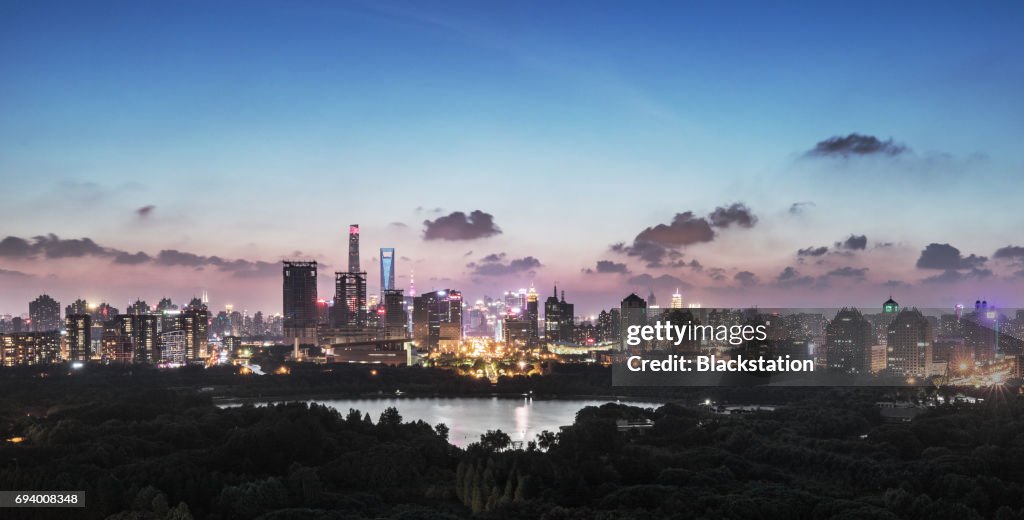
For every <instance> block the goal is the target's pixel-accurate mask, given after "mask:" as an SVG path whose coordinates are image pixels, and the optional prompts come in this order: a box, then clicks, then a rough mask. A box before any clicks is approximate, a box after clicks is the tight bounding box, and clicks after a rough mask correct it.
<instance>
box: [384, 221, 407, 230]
mask: <svg viewBox="0 0 1024 520" xmlns="http://www.w3.org/2000/svg"><path fill="white" fill-rule="evenodd" d="M388 227H391V228H394V229H407V228H408V227H409V224H406V223H405V222H392V223H390V224H388Z"/></svg>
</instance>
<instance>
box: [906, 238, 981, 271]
mask: <svg viewBox="0 0 1024 520" xmlns="http://www.w3.org/2000/svg"><path fill="white" fill-rule="evenodd" d="M987 260H988V258H986V257H984V256H975V255H973V254H972V255H970V256H966V257H965V256H963V255H961V254H960V250H959V249H957V248H955V247H953V246H951V245H949V244H937V243H934V242H933V243H931V244H928V246H927V247H925V248H924V250H923V251H921V257H920V258H918V259H917V268H918V269H943V270H961V269H976V268H979V267H981V266H983V265H985V262H986V261H987Z"/></svg>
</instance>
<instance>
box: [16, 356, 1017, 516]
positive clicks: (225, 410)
mask: <svg viewBox="0 0 1024 520" xmlns="http://www.w3.org/2000/svg"><path fill="white" fill-rule="evenodd" d="M408 370H409V369H405V371H403V370H399V369H395V372H393V373H390V372H385V373H383V374H381V373H378V374H377V375H376V376H370V375H367V376H366V378H367V379H366V380H365V384H354V383H353V385H354V386H353V387H352V388H350V390H352V389H358V390H359V391H360V392H362V393H364V394H365V393H367V392H371V393H372V392H373V391H381V392H384V391H386V390H389V389H390V386H389V385H391V384H401V385H402V386H405V387H406V388H417V387H418V386H417V385H416V384H412V383H414V382H415V381H417V380H418V378H427V379H429V377H430V376H428V375H426V374H427V373H419V372H408ZM354 374H355V373H354V372H353V373H349V374H347V375H348V376H349V377H352V376H353V375H354ZM293 375H294V373H293ZM203 377H205V376H203V374H202V373H198V374H174V375H170V376H160V375H155V374H153V373H150V372H141V373H133V372H130V371H129V372H125V371H103V370H97V371H96V372H95V373H94V374H91V375H89V374H86V375H84V376H83V375H81V374H73V375H68V374H64V373H56V372H52V371H51V372H37V373H34V374H30V373H28V372H24V373H13V372H12V373H8V372H5V373H3V374H2V375H0V391H2V394H0V432H2V433H3V439H4V442H2V443H0V489H3V490H84V491H85V492H86V504H87V507H85V508H82V509H32V510H28V509H6V510H4V511H3V512H2V513H3V514H2V516H3V517H4V518H61V519H74V518H88V519H105V518H110V519H121V520H127V519H140V520H141V519H189V518H194V519H221V520H228V519H251V518H260V519H265V520H271V519H275V520H281V519H307V518H309V519H312V518H328V519H353V520H356V519H369V518H387V519H406V520H412V519H427V518H431V519H433V518H483V519H491V518H493V519H498V518H513V519H520V518H521V519H534V518H543V519H548V520H557V519H577V518H578V519H589V518H598V519H653V518H680V519H682V518H708V519H746V518H750V519H755V518H794V519H825V518H841V519H859V518H893V519H895V518H929V519H936V518H938V519H942V518H961V519H963V518H996V519H1000V520H1009V519H1016V518H1024V488H1022V486H1024V403H1022V402H1021V399H1020V398H1019V397H1018V392H1017V391H1016V390H1010V389H1007V388H995V389H988V390H985V392H986V394H987V395H988V396H989V398H988V399H986V400H985V401H984V402H982V403H978V404H963V403H961V404H946V405H938V406H935V407H933V408H931V409H930V410H929V411H928V412H926V413H924V414H923V415H919V416H917V417H916V418H915V419H914V420H913V421H912V422H900V423H891V422H887V421H885V420H884V419H883V418H882V416H881V415H880V413H879V408H878V406H877V404H876V403H877V401H879V400H882V399H892V398H913V399H919V400H920V399H924V400H927V398H928V397H927V396H925V395H922V394H915V395H913V396H911V395H907V394H906V392H907V390H901V392H904V394H903V395H900V396H897V395H896V394H894V393H893V392H894V391H889V390H883V389H863V388H862V389H852V388H851V389H842V388H835V389H830V388H818V389H814V388H800V389H792V388H790V389H757V390H756V394H757V395H759V396H761V398H762V399H763V400H766V401H771V402H774V403H775V404H777V405H779V406H778V407H777V408H776V409H775V410H774V411H770V412H768V411H766V412H756V413H745V414H738V415H728V414H722V413H716V410H714V409H713V408H710V407H706V406H700V405H698V404H697V400H696V399H695V397H694V396H696V395H697V394H696V393H694V394H693V395H683V394H679V395H674V396H668V397H666V399H664V401H665V402H666V403H668V404H665V405H663V406H661V407H659V408H657V409H642V408H636V407H631V406H626V405H616V404H608V405H604V406H602V407H599V408H595V407H591V408H585V409H583V410H581V411H580V412H579V413H578V414H577V417H576V419H575V422H574V423H573V424H572V425H568V426H567V427H566V428H563V429H562V430H561V431H557V432H544V433H543V434H541V435H540V436H539V437H538V438H537V440H536V441H534V442H531V443H528V444H526V445H524V446H522V447H516V448H514V447H513V445H512V443H511V442H510V438H509V436H508V435H507V434H505V433H503V432H501V431H490V432H488V433H487V434H485V435H483V436H481V439H480V441H479V442H477V443H474V444H472V445H470V446H468V447H467V448H466V449H459V448H456V447H454V446H452V445H451V444H450V443H449V442H448V439H447V434H448V429H447V427H446V426H445V425H443V424H426V423H423V422H408V421H404V420H403V418H402V417H401V414H400V412H399V411H398V410H395V409H393V408H392V409H388V410H386V411H385V412H384V413H382V414H380V415H379V416H378V417H370V416H369V415H367V414H364V413H362V412H360V411H358V410H350V411H335V410H333V409H330V408H326V407H323V406H319V405H315V404H314V405H307V404H304V403H297V402H293V403H284V404H274V405H253V404H245V405H242V406H236V407H220V406H217V403H216V400H215V399H214V395H212V394H215V393H216V391H215V392H210V391H209V390H208V389H209V388H210V387H214V388H218V386H217V385H218V384H222V383H223V381H222V380H220V379H218V377H219V376H218V375H217V374H215V373H211V374H210V375H209V377H210V379H211V381H212V382H211V383H210V384H209V386H203V387H192V386H188V385H184V384H181V385H178V386H175V384H174V383H185V382H188V383H189V384H195V383H197V382H199V383H200V384H202V379H203ZM332 377H333V376H332ZM374 377H376V378H380V379H384V380H385V382H384V383H379V382H378V380H377V379H373V378H374ZM544 377H552V378H553V379H554V382H552V381H544ZM574 377H579V375H578V374H577V375H576V376H574ZM588 377H590V376H588ZM593 377H598V376H593ZM171 379H173V381H172V380H171ZM299 379H300V380H301V378H299ZM388 379H391V383H388V382H387V381H388ZM584 379H586V378H584ZM186 380H187V381H186ZM531 380H532V381H531ZM269 381H271V380H270V379H267V380H265V381H264V382H261V383H260V385H270V384H271V383H270V382H269ZM286 381H291V380H286ZM396 382H397V383H396ZM280 384H287V383H280ZM458 384H459V383H458V382H456V381H448V382H446V383H443V384H441V387H444V386H446V385H454V386H458ZM477 384H478V383H477V382H475V381H467V382H466V383H465V385H466V387H467V388H471V389H473V388H476V386H475V385H477ZM562 384H565V382H564V381H561V382H559V381H558V376H538V377H536V378H529V379H528V380H526V381H522V380H519V381H504V382H499V384H498V388H497V390H499V391H501V390H508V391H510V392H513V391H519V390H521V389H523V388H538V389H543V388H550V387H556V388H557V387H559V385H562ZM502 385H506V386H507V387H508V388H502ZM586 386H587V385H584V384H583V383H581V382H579V381H577V383H576V384H575V385H573V388H574V389H577V390H578V389H580V388H584V387H586ZM221 388H222V387H221ZM261 388H262V387H261ZM490 390H491V391H494V390H495V389H494V388H490ZM605 390H606V391H607V390H608V388H607V387H605ZM479 391H480V392H483V391H484V389H483V388H480V389H479ZM686 391H688V392H697V391H700V392H702V394H701V395H710V396H713V397H714V398H715V399H718V400H728V399H731V398H735V395H733V394H737V393H738V392H750V391H749V390H728V389H718V390H712V389H697V390H695V389H688V390H686ZM920 392H923V390H922V391H920ZM737 395H738V394H737ZM742 397H743V398H744V399H748V398H750V397H751V395H750V394H746V393H744V394H742ZM630 424H632V425H643V427H637V428H630V427H628V425H630ZM15 440H17V441H18V442H14V441H15Z"/></svg>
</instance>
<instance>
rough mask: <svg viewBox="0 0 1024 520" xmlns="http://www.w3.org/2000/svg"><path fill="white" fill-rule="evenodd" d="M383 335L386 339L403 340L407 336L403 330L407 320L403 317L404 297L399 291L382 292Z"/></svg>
mask: <svg viewBox="0 0 1024 520" xmlns="http://www.w3.org/2000/svg"><path fill="white" fill-rule="evenodd" d="M383 309H384V316H383V318H384V319H383V325H384V335H385V337H388V338H403V337H406V336H408V334H407V333H406V330H405V326H406V323H408V321H409V319H408V317H407V316H406V315H405V297H404V296H402V291H401V290H389V291H385V292H384V305H383Z"/></svg>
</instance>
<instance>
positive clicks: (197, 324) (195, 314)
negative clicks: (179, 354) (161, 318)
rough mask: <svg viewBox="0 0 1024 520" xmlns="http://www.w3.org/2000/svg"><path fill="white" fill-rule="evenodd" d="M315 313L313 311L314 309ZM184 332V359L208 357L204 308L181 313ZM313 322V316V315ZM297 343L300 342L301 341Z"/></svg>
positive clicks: (192, 308) (206, 311) (205, 312)
mask: <svg viewBox="0 0 1024 520" xmlns="http://www.w3.org/2000/svg"><path fill="white" fill-rule="evenodd" d="M314 312H315V309H314ZM181 316H182V325H183V330H184V331H185V357H186V358H187V360H188V361H202V360H204V359H206V358H207V357H208V356H209V355H210V352H209V342H210V336H209V324H210V311H208V310H206V307H201V306H190V307H189V308H187V309H185V310H184V311H183V312H182V313H181ZM314 320H315V314H314ZM313 338H314V340H315V339H316V322H315V321H314V324H313ZM299 341H302V340H301V339H300V340H299Z"/></svg>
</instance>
